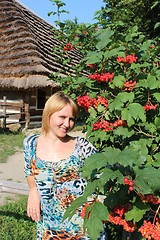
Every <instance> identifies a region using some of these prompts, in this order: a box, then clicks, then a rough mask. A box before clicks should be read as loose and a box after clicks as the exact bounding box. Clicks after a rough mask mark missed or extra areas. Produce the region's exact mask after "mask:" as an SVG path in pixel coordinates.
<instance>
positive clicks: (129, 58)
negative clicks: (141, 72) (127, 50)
mask: <svg viewBox="0 0 160 240" xmlns="http://www.w3.org/2000/svg"><path fill="white" fill-rule="evenodd" d="M117 62H119V63H121V62H122V63H129V64H131V63H133V62H135V63H136V62H137V57H135V55H134V54H132V55H126V57H125V58H123V57H120V56H118V57H117Z"/></svg>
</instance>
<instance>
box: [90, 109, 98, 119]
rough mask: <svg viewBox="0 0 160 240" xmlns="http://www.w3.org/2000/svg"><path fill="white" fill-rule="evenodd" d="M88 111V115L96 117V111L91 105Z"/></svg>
mask: <svg viewBox="0 0 160 240" xmlns="http://www.w3.org/2000/svg"><path fill="white" fill-rule="evenodd" d="M88 112H89V113H90V115H91V116H92V117H93V118H96V117H97V111H96V110H95V109H94V108H93V107H90V108H89V110H88Z"/></svg>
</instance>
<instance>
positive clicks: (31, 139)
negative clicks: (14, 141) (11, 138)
mask: <svg viewBox="0 0 160 240" xmlns="http://www.w3.org/2000/svg"><path fill="white" fill-rule="evenodd" d="M38 137H39V134H33V135H31V136H27V137H25V138H24V141H23V145H24V146H26V145H28V146H30V145H33V144H34V142H35V141H36V140H37V138H38Z"/></svg>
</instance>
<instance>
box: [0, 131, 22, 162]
mask: <svg viewBox="0 0 160 240" xmlns="http://www.w3.org/2000/svg"><path fill="white" fill-rule="evenodd" d="M24 138H25V135H24V134H23V133H22V132H18V131H16V132H12V131H2V130H1V131H0V163H5V162H6V161H7V158H8V157H9V156H11V155H13V154H14V153H15V152H17V151H22V150H23V139H24Z"/></svg>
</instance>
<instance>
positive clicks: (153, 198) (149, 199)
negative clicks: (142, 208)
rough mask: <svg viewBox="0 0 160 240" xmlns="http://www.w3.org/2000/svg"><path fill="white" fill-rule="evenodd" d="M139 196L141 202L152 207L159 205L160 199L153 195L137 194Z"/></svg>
mask: <svg viewBox="0 0 160 240" xmlns="http://www.w3.org/2000/svg"><path fill="white" fill-rule="evenodd" d="M139 196H140V198H141V200H142V202H149V203H152V204H154V205H156V204H160V199H159V198H157V197H156V196H154V195H153V194H147V195H142V194H139Z"/></svg>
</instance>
